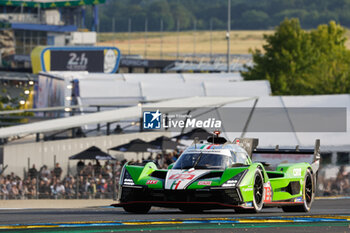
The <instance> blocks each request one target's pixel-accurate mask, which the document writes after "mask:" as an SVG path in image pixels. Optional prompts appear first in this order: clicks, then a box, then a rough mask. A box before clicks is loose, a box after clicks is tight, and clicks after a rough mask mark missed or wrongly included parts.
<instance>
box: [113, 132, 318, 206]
mask: <svg viewBox="0 0 350 233" xmlns="http://www.w3.org/2000/svg"><path fill="white" fill-rule="evenodd" d="M257 144H258V139H247V138H241V139H235V141H234V142H228V141H226V139H225V138H222V137H219V136H218V135H217V136H213V137H210V138H208V143H199V142H198V140H195V142H194V143H193V144H192V145H191V146H190V147H188V148H187V149H186V150H185V151H184V152H183V153H182V154H181V156H180V157H179V158H178V160H177V161H176V162H175V163H174V164H172V165H170V166H169V167H168V169H158V168H157V166H156V164H155V163H153V162H148V163H147V164H145V165H143V166H137V165H129V164H126V165H125V166H124V167H123V169H122V173H121V177H120V183H119V193H118V203H117V204H113V206H119V207H123V208H124V210H125V211H127V212H131V213H147V212H148V211H149V210H150V208H151V207H152V206H159V207H169V208H178V209H180V210H182V211H187V212H193V211H196V212H197V211H202V210H208V209H220V208H221V209H222V208H232V209H234V210H235V211H236V212H255V213H256V212H259V211H261V209H262V208H265V207H281V208H282V209H283V211H285V212H308V211H309V210H310V208H311V204H312V202H313V200H314V195H315V187H316V173H317V170H318V167H319V140H316V145H315V148H314V149H298V148H296V149H292V150H287V149H278V148H276V149H257V148H256V146H257ZM257 153H259V154H262V153H266V154H288V156H300V155H309V156H311V157H312V158H313V159H312V160H313V162H311V164H310V163H307V162H302V163H294V164H290V163H281V164H279V165H278V166H277V167H276V168H275V169H274V170H273V171H272V170H271V169H269V165H268V164H266V163H264V162H252V156H254V154H257Z"/></svg>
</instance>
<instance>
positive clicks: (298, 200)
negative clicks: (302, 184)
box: [294, 197, 303, 202]
mask: <svg viewBox="0 0 350 233" xmlns="http://www.w3.org/2000/svg"><path fill="white" fill-rule="evenodd" d="M294 202H303V198H302V197H297V198H295V199H294Z"/></svg>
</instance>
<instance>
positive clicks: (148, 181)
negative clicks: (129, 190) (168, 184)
mask: <svg viewBox="0 0 350 233" xmlns="http://www.w3.org/2000/svg"><path fill="white" fill-rule="evenodd" d="M156 183H158V180H147V182H146V184H156Z"/></svg>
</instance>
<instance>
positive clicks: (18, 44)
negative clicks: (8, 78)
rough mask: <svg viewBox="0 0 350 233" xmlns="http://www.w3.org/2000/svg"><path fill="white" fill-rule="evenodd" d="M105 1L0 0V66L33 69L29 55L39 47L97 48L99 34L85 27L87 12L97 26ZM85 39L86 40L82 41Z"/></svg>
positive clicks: (94, 27) (93, 27)
mask: <svg viewBox="0 0 350 233" xmlns="http://www.w3.org/2000/svg"><path fill="white" fill-rule="evenodd" d="M104 2H105V0H65V1H62V0H56V1H55V0H51V1H47V0H36V1H32V0H22V1H15V0H6V1H5V0H0V45H1V49H0V66H1V67H2V68H7V69H27V70H28V71H29V70H30V68H31V64H30V53H31V51H32V50H33V48H34V47H36V46H39V45H53V46H65V45H94V44H95V42H96V33H95V32H89V30H88V29H87V27H86V17H85V16H86V11H88V10H91V11H92V15H93V17H94V23H93V26H92V27H91V28H90V29H91V31H96V28H97V25H98V4H100V3H104ZM83 37H84V39H83Z"/></svg>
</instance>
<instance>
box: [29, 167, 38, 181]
mask: <svg viewBox="0 0 350 233" xmlns="http://www.w3.org/2000/svg"><path fill="white" fill-rule="evenodd" d="M28 175H29V177H30V179H33V178H36V177H37V175H38V170H36V168H35V164H33V166H32V168H31V169H29V170H28Z"/></svg>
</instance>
